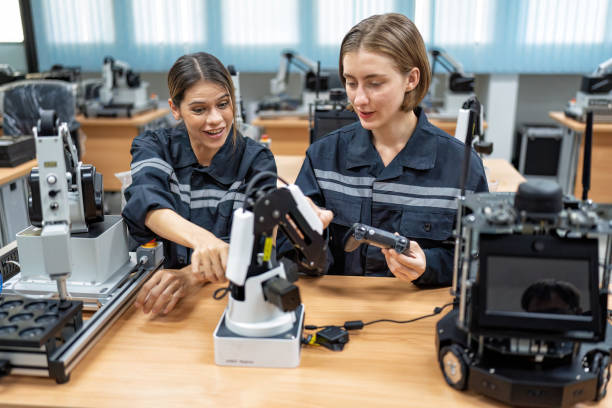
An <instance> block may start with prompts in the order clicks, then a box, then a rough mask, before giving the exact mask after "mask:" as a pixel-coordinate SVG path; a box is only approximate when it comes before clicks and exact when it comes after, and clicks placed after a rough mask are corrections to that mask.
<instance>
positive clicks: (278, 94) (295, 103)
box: [257, 50, 340, 118]
mask: <svg viewBox="0 0 612 408" xmlns="http://www.w3.org/2000/svg"><path fill="white" fill-rule="evenodd" d="M291 65H295V66H296V67H298V68H299V69H300V70H301V71H302V72H303V73H304V79H303V86H302V91H301V99H299V100H297V99H291V98H289V97H288V95H287V86H288V84H289V70H290V67H291ZM339 85H340V80H339V77H338V74H337V73H335V72H328V71H322V70H321V67H320V64H319V63H318V62H314V61H311V60H310V59H308V58H306V57H304V56H301V55H299V54H298V53H296V52H295V51H291V50H286V51H283V53H282V55H281V63H280V66H279V68H278V72H277V73H276V76H275V77H274V78H272V79H271V80H270V94H271V97H269V98H266V99H264V100H263V101H261V102H260V103H259V106H258V108H257V113H258V115H259V116H260V117H262V118H265V117H276V116H281V115H283V114H284V115H289V116H296V115H302V116H307V115H308V109H309V106H310V105H312V104H314V103H315V101H316V100H318V99H322V100H326V99H329V90H330V89H331V88H332V87H334V86H339Z"/></svg>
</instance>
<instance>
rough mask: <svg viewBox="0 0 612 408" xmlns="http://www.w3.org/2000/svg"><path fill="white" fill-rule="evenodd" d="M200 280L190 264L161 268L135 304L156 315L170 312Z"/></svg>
mask: <svg viewBox="0 0 612 408" xmlns="http://www.w3.org/2000/svg"><path fill="white" fill-rule="evenodd" d="M199 282H200V281H199V280H197V279H195V277H194V275H193V274H192V273H191V270H190V266H186V267H185V268H182V269H161V270H159V271H157V272H155V274H154V275H153V276H151V278H150V279H149V280H148V281H147V282H146V283H145V284H144V285H143V287H142V288H141V289H140V292H138V296H137V297H136V301H135V302H134V306H136V307H138V308H141V309H142V311H143V312H144V313H149V312H151V313H152V314H153V315H154V316H156V315H158V314H164V315H165V314H168V313H169V312H170V311H171V310H172V309H174V307H175V306H176V304H177V303H178V301H179V300H181V298H183V297H185V295H187V294H188V293H189V290H190V289H191V288H192V287H194V286H196V285H197V284H198V283H199Z"/></svg>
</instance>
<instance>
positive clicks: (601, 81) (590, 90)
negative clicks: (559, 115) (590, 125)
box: [565, 58, 612, 123]
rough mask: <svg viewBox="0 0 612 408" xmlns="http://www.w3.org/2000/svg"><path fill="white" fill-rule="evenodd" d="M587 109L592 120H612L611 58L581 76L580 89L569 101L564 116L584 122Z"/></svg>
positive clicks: (607, 121)
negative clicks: (590, 113)
mask: <svg viewBox="0 0 612 408" xmlns="http://www.w3.org/2000/svg"><path fill="white" fill-rule="evenodd" d="M589 111H590V112H593V121H594V122H605V123H610V122H612V58H610V59H609V60H607V61H605V62H602V63H601V64H599V66H598V67H597V69H596V70H595V71H594V72H593V73H592V74H591V75H585V76H583V77H582V82H581V84H580V91H578V93H576V99H575V100H572V101H570V102H569V104H568V107H567V108H566V109H565V116H567V117H570V118H573V119H576V120H579V121H581V122H584V121H585V120H586V113H587V112H589Z"/></svg>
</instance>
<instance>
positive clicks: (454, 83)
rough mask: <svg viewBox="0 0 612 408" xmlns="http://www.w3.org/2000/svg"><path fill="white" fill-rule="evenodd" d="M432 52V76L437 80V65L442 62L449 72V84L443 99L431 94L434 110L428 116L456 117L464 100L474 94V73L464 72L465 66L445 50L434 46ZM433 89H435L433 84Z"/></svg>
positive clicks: (440, 117) (437, 117) (438, 117)
mask: <svg viewBox="0 0 612 408" xmlns="http://www.w3.org/2000/svg"><path fill="white" fill-rule="evenodd" d="M430 54H431V59H432V62H431V78H432V81H435V77H434V75H435V73H436V66H437V65H438V64H440V65H441V66H442V67H443V68H444V69H445V70H446V71H447V72H448V74H449V77H448V84H447V86H446V87H445V89H444V98H443V100H442V101H439V100H437V99H434V98H433V97H432V96H431V95H430V98H431V100H430V103H431V105H432V111H431V112H428V116H431V117H432V118H436V119H453V120H454V119H455V118H457V114H458V112H459V109H461V106H462V105H463V102H464V101H465V100H466V99H468V98H469V97H471V96H474V75H472V74H466V73H465V72H463V66H462V65H461V64H460V63H459V62H458V61H455V60H454V59H453V58H452V57H451V56H450V55H448V54H447V53H446V52H445V51H443V50H441V49H438V48H433V49H431V50H430ZM431 89H435V86H432V87H431Z"/></svg>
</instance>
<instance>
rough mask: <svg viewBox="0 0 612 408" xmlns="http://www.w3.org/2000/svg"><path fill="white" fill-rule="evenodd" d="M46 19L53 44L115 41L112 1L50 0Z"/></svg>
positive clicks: (46, 29) (46, 26)
mask: <svg viewBox="0 0 612 408" xmlns="http://www.w3.org/2000/svg"><path fill="white" fill-rule="evenodd" d="M43 18H44V21H45V32H46V34H47V38H48V41H49V42H50V43H55V44H93V43H107V44H108V43H113V42H114V41H115V24H114V21H113V2H112V0H47V2H46V4H45V7H44V16H43Z"/></svg>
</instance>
